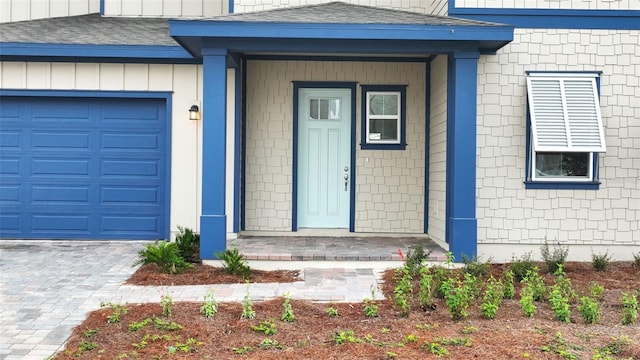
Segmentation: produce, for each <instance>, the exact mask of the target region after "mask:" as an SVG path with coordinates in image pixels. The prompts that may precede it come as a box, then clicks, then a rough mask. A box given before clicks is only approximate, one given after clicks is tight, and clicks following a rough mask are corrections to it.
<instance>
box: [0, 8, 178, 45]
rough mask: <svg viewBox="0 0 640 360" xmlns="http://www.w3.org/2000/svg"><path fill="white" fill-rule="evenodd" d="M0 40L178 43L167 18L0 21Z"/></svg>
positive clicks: (106, 43)
mask: <svg viewBox="0 0 640 360" xmlns="http://www.w3.org/2000/svg"><path fill="white" fill-rule="evenodd" d="M0 42H3V43H37V44H78V45H79V44H90V45H148V46H179V45H178V43H176V42H175V41H174V40H173V38H171V36H169V22H168V19H158V18H125V17H103V16H100V14H89V15H79V16H68V17H59V18H50V19H39V20H31V21H19V22H12V23H3V24H0Z"/></svg>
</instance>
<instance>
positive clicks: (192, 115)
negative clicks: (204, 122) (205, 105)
mask: <svg viewBox="0 0 640 360" xmlns="http://www.w3.org/2000/svg"><path fill="white" fill-rule="evenodd" d="M189 120H200V108H199V107H198V105H191V108H189Z"/></svg>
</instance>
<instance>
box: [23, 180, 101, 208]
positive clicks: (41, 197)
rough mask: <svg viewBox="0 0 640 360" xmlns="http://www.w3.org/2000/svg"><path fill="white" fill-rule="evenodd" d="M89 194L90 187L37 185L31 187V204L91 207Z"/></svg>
mask: <svg viewBox="0 0 640 360" xmlns="http://www.w3.org/2000/svg"><path fill="white" fill-rule="evenodd" d="M89 193H90V187H89V186H59V185H58V186H55V185H35V186H32V187H31V203H32V204H52V203H53V204H56V205H59V206H63V205H89V201H90V198H89Z"/></svg>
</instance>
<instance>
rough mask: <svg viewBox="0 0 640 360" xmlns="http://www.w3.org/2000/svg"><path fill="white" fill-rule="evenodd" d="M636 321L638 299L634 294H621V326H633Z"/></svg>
mask: <svg viewBox="0 0 640 360" xmlns="http://www.w3.org/2000/svg"><path fill="white" fill-rule="evenodd" d="M636 319H638V298H637V296H636V294H634V293H629V294H627V293H624V292H623V293H622V325H633V324H635V323H636Z"/></svg>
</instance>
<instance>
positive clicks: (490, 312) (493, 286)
mask: <svg viewBox="0 0 640 360" xmlns="http://www.w3.org/2000/svg"><path fill="white" fill-rule="evenodd" d="M503 296H504V290H503V289H502V283H501V282H500V281H498V280H496V279H494V277H493V276H491V278H489V281H488V282H487V287H486V289H485V291H484V296H483V297H482V303H481V304H480V311H482V315H484V317H486V318H487V319H493V318H494V317H495V316H496V314H497V313H498V309H499V308H500V303H501V302H502V298H503Z"/></svg>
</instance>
